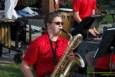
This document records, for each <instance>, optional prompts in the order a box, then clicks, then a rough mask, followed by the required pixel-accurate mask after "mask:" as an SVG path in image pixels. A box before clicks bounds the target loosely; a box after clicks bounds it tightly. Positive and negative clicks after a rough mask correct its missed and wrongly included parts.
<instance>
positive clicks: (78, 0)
mask: <svg viewBox="0 0 115 77" xmlns="http://www.w3.org/2000/svg"><path fill="white" fill-rule="evenodd" d="M93 9H94V10H95V9H96V0H73V11H74V12H79V15H80V18H81V19H84V18H85V17H88V16H92V10H93Z"/></svg>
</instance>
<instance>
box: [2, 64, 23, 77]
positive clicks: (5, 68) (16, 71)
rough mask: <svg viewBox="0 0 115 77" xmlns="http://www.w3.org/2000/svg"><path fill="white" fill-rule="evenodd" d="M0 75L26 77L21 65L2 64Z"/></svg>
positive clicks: (4, 76) (3, 76)
mask: <svg viewBox="0 0 115 77" xmlns="http://www.w3.org/2000/svg"><path fill="white" fill-rule="evenodd" d="M0 77H24V76H23V74H22V72H21V70H20V65H17V64H0Z"/></svg>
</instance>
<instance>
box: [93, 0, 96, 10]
mask: <svg viewBox="0 0 115 77" xmlns="http://www.w3.org/2000/svg"><path fill="white" fill-rule="evenodd" d="M93 9H94V10H96V0H93Z"/></svg>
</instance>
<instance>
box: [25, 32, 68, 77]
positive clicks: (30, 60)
mask: <svg viewBox="0 0 115 77" xmlns="http://www.w3.org/2000/svg"><path fill="white" fill-rule="evenodd" d="M67 45H68V40H67V39H65V38H62V37H61V36H60V37H59V38H58V40H57V48H56V51H57V52H56V56H57V60H58V61H59V59H60V58H61V56H62V55H63V54H64V51H65V50H66V48H67ZM53 47H54V44H53ZM52 56H53V55H52V49H51V46H50V41H49V37H48V33H45V34H44V35H42V36H40V37H38V38H37V39H36V40H34V41H33V42H32V43H31V44H30V45H29V47H28V49H27V50H26V52H25V55H24V58H23V59H24V61H26V62H27V64H29V65H34V68H35V71H36V74H37V77H44V75H45V74H49V73H51V72H52V71H53V70H54V66H55V65H54V63H53V61H52V58H53V57H52Z"/></svg>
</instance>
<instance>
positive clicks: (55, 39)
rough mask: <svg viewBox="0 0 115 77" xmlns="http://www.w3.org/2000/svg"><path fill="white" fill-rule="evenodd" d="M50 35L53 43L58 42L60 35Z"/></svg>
mask: <svg viewBox="0 0 115 77" xmlns="http://www.w3.org/2000/svg"><path fill="white" fill-rule="evenodd" d="M48 34H49V38H50V40H51V41H57V39H58V35H54V34H53V33H48Z"/></svg>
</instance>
